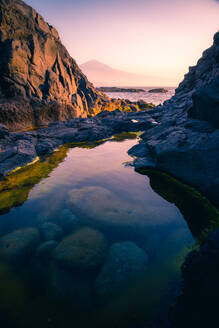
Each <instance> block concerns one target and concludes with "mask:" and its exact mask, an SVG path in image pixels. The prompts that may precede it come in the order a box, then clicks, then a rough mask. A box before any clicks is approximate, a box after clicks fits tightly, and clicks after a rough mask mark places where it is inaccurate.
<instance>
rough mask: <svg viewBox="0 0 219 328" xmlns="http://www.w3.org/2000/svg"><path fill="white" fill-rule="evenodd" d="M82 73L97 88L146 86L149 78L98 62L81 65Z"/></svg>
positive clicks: (92, 61) (91, 61)
mask: <svg viewBox="0 0 219 328" xmlns="http://www.w3.org/2000/svg"><path fill="white" fill-rule="evenodd" d="M80 68H81V70H82V72H83V73H84V74H85V75H87V77H88V79H89V80H90V81H91V82H93V84H94V85H96V86H145V85H147V82H148V77H147V76H144V75H138V74H133V73H129V72H124V71H120V70H118V69H114V68H112V67H110V66H108V65H105V64H103V63H101V62H99V61H97V60H90V61H88V62H86V63H84V64H82V65H80Z"/></svg>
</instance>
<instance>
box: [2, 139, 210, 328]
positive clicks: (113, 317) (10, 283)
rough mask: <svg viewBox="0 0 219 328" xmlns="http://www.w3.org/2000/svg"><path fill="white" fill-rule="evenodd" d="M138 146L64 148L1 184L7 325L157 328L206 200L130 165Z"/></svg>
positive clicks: (120, 143) (102, 144) (110, 144)
mask: <svg viewBox="0 0 219 328" xmlns="http://www.w3.org/2000/svg"><path fill="white" fill-rule="evenodd" d="M127 137H128V139H127ZM115 141H116V142H115ZM135 143H136V140H134V139H133V135H131V136H128V135H123V136H116V138H114V140H111V141H108V142H105V141H102V142H100V143H99V142H98V143H95V144H85V143H83V144H80V148H79V147H76V145H71V146H70V147H67V146H64V147H62V148H61V149H60V151H58V152H55V153H54V155H52V156H50V157H48V158H45V159H44V160H43V161H40V162H38V163H36V164H34V165H32V166H30V167H27V168H24V169H22V170H21V171H19V172H16V173H14V174H12V175H10V176H8V177H7V178H6V179H5V180H4V181H2V182H1V183H0V188H1V190H2V192H1V194H0V199H1V200H2V202H1V206H2V207H1V208H2V211H4V212H6V211H7V212H8V211H9V209H11V210H10V211H9V212H8V213H5V214H3V215H2V216H1V217H0V233H1V236H2V237H1V238H0V257H1V262H0V290H1V293H0V315H1V318H2V320H3V321H2V322H4V326H5V327H13V328H16V327H18V328H20V327H22V328H25V327H33V328H35V327H37V328H38V327H42V328H44V327H45V328H46V327H51V328H52V327H53V328H54V327H57V328H58V327H71V326H72V327H73V326H74V327H79V328H80V327H87V326H88V325H89V326H93V327H103V326H104V327H136V326H139V325H141V324H142V325H143V324H144V326H145V325H146V326H147V327H150V325H152V323H153V321H154V319H155V318H156V315H157V311H158V310H159V308H160V304H161V303H164V301H163V297H164V292H165V291H166V290H167V287H168V284H169V283H170V282H171V281H172V282H174V281H175V279H177V278H178V274H179V268H180V265H181V263H182V262H183V259H184V257H185V255H186V254H187V252H188V250H189V247H190V246H191V245H192V244H193V241H194V239H193V236H192V234H191V232H190V230H189V228H188V226H187V223H186V222H185V220H184V219H183V215H184V216H185V218H186V219H187V220H188V222H189V226H190V227H191V230H192V233H193V234H194V236H196V235H197V234H198V229H196V228H194V227H193V223H192V222H197V221H195V219H196V215H197V213H199V214H200V215H201V214H202V211H203V204H199V203H197V206H196V210H195V211H193V210H192V209H191V211H190V208H191V199H190V196H189V195H188V196H186V197H184V196H183V195H184V193H181V191H180V190H181V189H180V186H178V187H177V193H176V191H175V189H172V188H173V187H171V184H170V182H171V181H168V182H167V181H165V180H162V179H160V178H158V177H156V176H155V175H153V174H152V173H150V174H149V177H150V180H149V178H148V177H147V176H142V175H140V174H138V173H136V172H134V170H133V168H131V167H127V166H124V165H123V164H122V163H124V162H127V161H128V160H130V157H129V156H128V154H127V150H128V149H129V148H131V147H132V146H133V145H134V144H135ZM96 146H98V147H96ZM71 147H73V148H71ZM150 183H151V186H152V188H153V189H154V190H155V191H156V192H154V191H153V189H152V188H151V186H150ZM175 185H176V183H175ZM174 188H176V187H174ZM164 190H165V193H164ZM167 190H170V191H168V192H167ZM158 194H160V195H161V196H162V197H160V196H159V195H158ZM173 195H174V197H173ZM1 197H2V198H1ZM181 197H183V202H181ZM205 201H206V200H204V199H202V203H204V202H205ZM184 203H186V204H188V206H187V205H186V206H185V208H186V210H185V209H184V206H182V204H184ZM21 204H22V206H19V207H15V206H17V205H21ZM174 204H176V205H177V206H178V208H179V209H180V211H179V209H178V208H177V207H176V206H175V205H174ZM200 208H201V210H200ZM205 208H206V210H205V214H206V216H207V215H208V211H207V209H208V208H209V206H206V207H205ZM197 211H198V212H197ZM209 213H214V214H215V213H216V212H214V211H213V209H212V208H211V207H210V211H209ZM182 214H183V215H182ZM201 222H202V221H201ZM195 226H197V224H195ZM202 227H204V223H203V226H202ZM201 229H202V228H201ZM166 301H167V300H165V302H166Z"/></svg>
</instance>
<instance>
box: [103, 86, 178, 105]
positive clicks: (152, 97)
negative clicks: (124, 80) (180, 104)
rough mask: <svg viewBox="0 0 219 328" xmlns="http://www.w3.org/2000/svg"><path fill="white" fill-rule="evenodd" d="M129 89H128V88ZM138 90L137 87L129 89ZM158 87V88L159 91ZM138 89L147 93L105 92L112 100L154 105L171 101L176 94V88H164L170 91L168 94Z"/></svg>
mask: <svg viewBox="0 0 219 328" xmlns="http://www.w3.org/2000/svg"><path fill="white" fill-rule="evenodd" d="M127 88H128V87H127ZM129 88H136V87H129ZM157 88H158V87H156V89H157ZM162 88H163V87H162ZM138 89H143V90H145V92H136V93H133V92H105V94H106V95H107V96H108V97H110V98H119V99H128V100H130V101H138V100H140V99H142V100H144V101H146V102H148V103H153V104H154V105H159V104H162V103H163V102H164V101H165V100H167V99H170V98H171V97H172V96H173V95H174V93H175V89H176V88H175V87H164V89H166V90H168V92H167V93H150V92H148V91H149V90H151V89H155V87H138Z"/></svg>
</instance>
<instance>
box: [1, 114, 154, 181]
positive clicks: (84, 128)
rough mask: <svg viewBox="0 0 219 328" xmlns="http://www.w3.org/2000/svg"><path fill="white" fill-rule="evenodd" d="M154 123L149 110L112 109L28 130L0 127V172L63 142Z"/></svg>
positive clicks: (79, 140)
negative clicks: (17, 130) (91, 115)
mask: <svg viewBox="0 0 219 328" xmlns="http://www.w3.org/2000/svg"><path fill="white" fill-rule="evenodd" d="M152 112H153V113H154V110H153V111H152ZM155 125H157V122H156V121H155V120H154V119H153V114H152V115H150V111H148V112H140V111H139V112H130V113H124V112H121V111H119V110H116V111H113V112H108V111H104V112H101V113H100V114H98V115H97V116H96V117H94V118H84V119H83V118H78V119H72V120H69V121H67V122H54V123H51V124H50V125H49V126H48V127H47V128H44V129H39V130H35V131H29V132H9V131H8V129H7V128H6V127H4V126H1V129H2V131H3V132H2V137H1V138H0V175H2V176H4V175H6V174H8V173H9V172H11V171H12V170H14V169H16V168H18V167H23V166H25V165H27V164H29V163H31V162H33V161H34V160H35V159H36V158H37V157H41V156H43V155H45V154H51V153H52V152H53V151H54V150H55V149H56V148H58V147H60V146H61V145H63V144H64V143H71V142H84V141H95V140H101V139H106V138H110V137H111V136H113V135H114V134H117V133H121V132H123V131H127V132H128V131H132V132H134V131H141V130H145V129H150V128H151V127H153V126H155Z"/></svg>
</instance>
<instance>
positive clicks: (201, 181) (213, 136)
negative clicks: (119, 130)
mask: <svg viewBox="0 0 219 328" xmlns="http://www.w3.org/2000/svg"><path fill="white" fill-rule="evenodd" d="M218 49H219V32H218V33H216V35H215V36H214V44H213V46H212V47H211V48H209V49H208V50H206V51H205V52H204V53H203V57H202V58H201V59H200V60H199V61H198V64H197V66H195V67H191V68H190V69H189V73H188V74H187V75H185V79H184V81H183V82H182V83H180V85H179V87H178V88H177V89H176V93H175V95H174V96H173V97H172V98H171V99H170V100H167V101H166V102H164V104H163V105H162V106H158V107H156V110H157V111H158V112H159V111H160V116H159V124H158V125H157V126H154V128H151V129H148V130H147V131H145V133H144V134H143V135H142V136H141V138H142V140H141V142H140V143H139V146H138V148H135V149H132V155H133V156H137V158H136V159H135V160H134V165H135V168H136V169H137V170H140V169H143V168H154V169H158V170H161V171H164V172H166V173H169V174H171V175H173V176H174V177H176V178H178V179H180V180H182V181H183V182H185V183H187V184H190V185H192V186H194V187H196V188H197V189H198V190H199V191H201V192H202V193H203V194H204V195H206V196H207V197H208V198H209V199H210V200H211V201H212V202H213V203H214V204H215V205H216V206H217V208H219V171H218V167H219V131H218V128H217V124H218V123H217V117H215V119H214V116H215V115H214V113H215V112H217V109H219V108H218V107H217V106H218V105H217V104H218V102H217V101H218V100H217V97H218V95H217V93H218V92H219V83H218V79H219V57H218ZM139 154H140V155H139Z"/></svg>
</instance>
